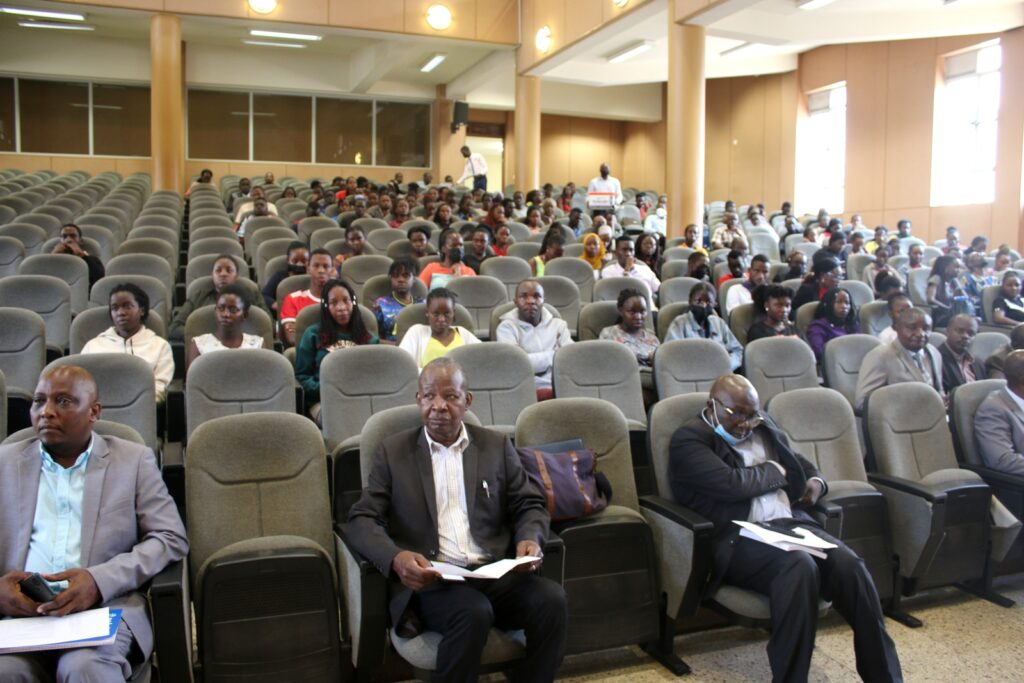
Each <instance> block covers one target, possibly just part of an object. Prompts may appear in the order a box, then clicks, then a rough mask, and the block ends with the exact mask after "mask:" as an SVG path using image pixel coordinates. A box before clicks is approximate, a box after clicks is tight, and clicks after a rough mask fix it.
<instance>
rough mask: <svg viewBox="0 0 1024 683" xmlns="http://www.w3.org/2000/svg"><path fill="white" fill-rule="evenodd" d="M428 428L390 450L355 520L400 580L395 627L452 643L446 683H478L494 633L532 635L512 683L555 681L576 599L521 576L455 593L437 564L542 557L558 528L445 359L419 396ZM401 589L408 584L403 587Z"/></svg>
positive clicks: (470, 584) (384, 449) (366, 552)
mask: <svg viewBox="0 0 1024 683" xmlns="http://www.w3.org/2000/svg"><path fill="white" fill-rule="evenodd" d="M416 401H417V403H418V404H419V409H420V415H421V417H422V419H423V427H422V428H419V427H418V428H415V429H411V430H407V431H404V432H401V433H398V434H395V435H393V436H391V437H389V438H387V439H385V440H384V441H383V442H382V443H381V445H380V448H379V449H378V451H377V454H376V456H375V458H374V463H373V469H372V470H371V472H370V477H369V480H368V482H367V486H366V488H365V489H364V490H363V495H362V498H360V500H359V502H357V503H356V504H355V505H354V506H353V507H352V510H351V512H350V513H349V521H348V525H347V531H348V534H349V539H350V541H351V543H352V545H353V546H354V547H355V548H356V550H357V551H358V552H359V553H360V554H362V555H363V556H365V557H366V558H367V559H369V560H370V561H371V562H372V563H373V564H374V565H375V566H376V567H377V569H379V570H380V572H381V573H382V574H384V575H385V576H386V577H388V578H389V579H391V580H392V583H391V589H392V590H391V594H392V595H393V598H392V600H391V621H392V624H394V626H395V628H396V630H397V632H398V634H399V635H400V636H402V637H407V638H408V637H413V636H415V635H418V634H419V633H421V632H423V631H435V632H437V633H440V634H441V643H440V646H439V647H438V651H437V668H436V670H435V672H434V675H433V679H432V680H435V681H466V682H467V683H468V682H470V681H476V680H477V672H478V670H479V667H480V657H481V654H482V652H483V649H484V645H485V644H486V642H487V635H488V632H489V630H490V629H491V627H492V626H494V627H497V628H500V629H523V630H524V631H525V632H526V657H525V659H523V660H522V662H520V664H519V665H518V667H517V668H516V669H515V670H514V672H513V675H512V680H513V681H522V682H523V683H543V682H544V681H552V680H554V677H555V672H556V671H557V670H558V666H559V664H560V663H561V661H562V655H563V652H564V650H565V638H566V619H567V607H566V597H565V592H564V591H563V590H562V588H561V587H560V586H559V585H558V584H556V583H554V582H553V581H550V580H548V579H544V578H541V577H540V576H537V575H536V573H535V572H536V569H537V567H538V563H531V564H524V565H520V567H518V568H517V570H513V571H511V572H509V573H508V574H506V575H505V576H503V577H501V578H500V579H497V580H493V581H491V580H483V579H469V580H467V581H465V582H449V581H444V580H442V579H441V576H440V574H439V573H438V572H436V571H435V570H433V569H431V566H430V562H431V560H439V561H442V562H447V563H450V564H455V565H459V566H463V567H470V568H472V567H476V566H479V565H482V564H486V563H489V562H493V561H495V560H499V559H502V558H504V557H524V556H533V557H538V558H539V557H541V544H542V543H543V542H544V539H545V538H546V537H547V534H548V524H549V518H548V513H547V509H546V507H545V504H544V499H543V497H542V496H541V495H540V493H539V492H537V491H536V489H534V487H533V486H532V485H531V484H530V482H529V480H528V479H527V477H526V473H525V471H524V470H523V467H522V465H521V464H520V461H519V456H518V455H517V454H516V451H515V449H514V448H513V447H512V444H511V442H509V440H508V437H505V436H503V435H501V434H498V433H497V432H492V431H490V430H487V429H483V428H480V427H473V426H470V425H466V424H465V423H464V422H463V421H462V417H463V415H465V413H466V411H467V410H469V407H470V406H471V405H472V402H473V395H472V394H471V393H470V392H468V391H466V381H465V378H464V377H463V374H462V368H461V367H460V366H459V365H458V364H457V363H455V362H454V361H452V360H451V359H449V358H438V359H437V360H435V361H432V362H430V363H428V364H427V366H426V367H424V368H423V372H422V373H421V374H420V383H419V391H418V392H417V394H416ZM399 582H400V583H399Z"/></svg>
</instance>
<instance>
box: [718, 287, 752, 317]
mask: <svg viewBox="0 0 1024 683" xmlns="http://www.w3.org/2000/svg"><path fill="white" fill-rule="evenodd" d="M743 282H744V284H742V285H734V286H732V287H730V288H729V293H728V294H726V295H725V311H724V313H726V314H727V315H728V314H729V313H730V312H732V311H733V309H735V308H736V307H737V306H742V305H743V304H752V303H754V296H753V295H752V294H751V293H750V290H749V289H748V288H747V285H746V282H747V281H746V280H744V281H743Z"/></svg>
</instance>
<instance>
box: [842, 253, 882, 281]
mask: <svg viewBox="0 0 1024 683" xmlns="http://www.w3.org/2000/svg"><path fill="white" fill-rule="evenodd" d="M874 262H875V257H874V256H872V255H871V254H850V255H849V256H848V257H846V279H847V280H856V281H858V282H863V281H864V269H865V268H867V267H868V264H869V263H874ZM843 284H846V283H845V282H844V283H843ZM865 284H866V283H865Z"/></svg>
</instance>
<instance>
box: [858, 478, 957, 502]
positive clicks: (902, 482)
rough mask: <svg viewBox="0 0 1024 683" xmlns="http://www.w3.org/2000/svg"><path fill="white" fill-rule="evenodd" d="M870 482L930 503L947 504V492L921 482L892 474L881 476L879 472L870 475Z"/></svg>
mask: <svg viewBox="0 0 1024 683" xmlns="http://www.w3.org/2000/svg"><path fill="white" fill-rule="evenodd" d="M868 482H870V483H871V484H874V485H875V486H884V487H886V488H890V489H895V490H896V491H899V492H901V493H909V494H911V495H914V496H918V497H920V498H923V499H924V500H926V501H927V502H929V503H933V504H934V503H945V502H946V491H945V489H940V488H937V487H933V486H926V485H925V484H921V483H920V482H916V481H912V480H910V479H904V478H903V477H897V476H895V475H891V474H880V473H878V472H869V473H868Z"/></svg>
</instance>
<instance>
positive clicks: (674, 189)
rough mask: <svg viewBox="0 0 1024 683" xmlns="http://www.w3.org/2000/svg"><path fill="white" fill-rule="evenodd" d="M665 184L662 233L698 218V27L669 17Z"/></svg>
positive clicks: (676, 232)
mask: <svg viewBox="0 0 1024 683" xmlns="http://www.w3.org/2000/svg"><path fill="white" fill-rule="evenodd" d="M666 90H667V92H666V95H667V100H668V106H667V119H666V120H667V122H668V125H667V126H666V132H665V137H666V140H665V142H666V145H665V146H666V147H667V152H666V154H665V185H666V191H667V192H668V234H669V237H682V236H683V231H684V230H685V229H686V226H687V225H689V224H690V223H696V224H697V225H698V226H700V225H702V224H703V222H704V220H703V217H704V98H705V94H704V27H703V26H685V25H680V24H677V23H675V22H674V21H672V19H671V16H670V18H669V28H668V88H667V89H666Z"/></svg>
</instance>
